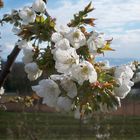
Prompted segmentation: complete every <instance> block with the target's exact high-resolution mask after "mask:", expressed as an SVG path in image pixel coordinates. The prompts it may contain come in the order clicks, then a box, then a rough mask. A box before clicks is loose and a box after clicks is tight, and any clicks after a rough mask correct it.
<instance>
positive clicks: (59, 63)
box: [53, 48, 79, 73]
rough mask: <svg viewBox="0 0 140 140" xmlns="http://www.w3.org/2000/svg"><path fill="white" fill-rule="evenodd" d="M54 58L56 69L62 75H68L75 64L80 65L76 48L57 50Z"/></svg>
mask: <svg viewBox="0 0 140 140" xmlns="http://www.w3.org/2000/svg"><path fill="white" fill-rule="evenodd" d="M53 56H54V60H55V68H56V69H57V71H58V72H60V73H68V72H69V70H70V68H71V67H72V65H73V64H78V63H79V56H78V55H77V53H76V50H75V49H74V48H70V49H67V50H62V49H57V50H56V51H55V53H54V54H53Z"/></svg>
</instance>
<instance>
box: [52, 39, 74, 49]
mask: <svg viewBox="0 0 140 140" xmlns="http://www.w3.org/2000/svg"><path fill="white" fill-rule="evenodd" d="M54 47H55V48H56V49H62V50H67V49H70V48H71V47H70V43H69V40H68V39H66V38H63V39H61V40H60V41H58V42H57V43H56V44H55V46H54Z"/></svg>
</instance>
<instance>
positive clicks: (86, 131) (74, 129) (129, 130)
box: [0, 111, 140, 140]
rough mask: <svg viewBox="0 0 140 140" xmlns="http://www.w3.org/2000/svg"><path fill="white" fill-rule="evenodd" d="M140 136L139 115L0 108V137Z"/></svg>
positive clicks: (86, 139)
mask: <svg viewBox="0 0 140 140" xmlns="http://www.w3.org/2000/svg"><path fill="white" fill-rule="evenodd" d="M58 139H59V140H140V116H129V117H126V116H110V115H103V114H102V115H98V116H97V115H96V116H93V119H92V120H90V121H89V122H88V123H81V122H80V121H79V120H76V119H74V118H73V115H72V114H60V113H40V112H33V113H25V112H22V113H21V112H3V111H1V112H0V140H58Z"/></svg>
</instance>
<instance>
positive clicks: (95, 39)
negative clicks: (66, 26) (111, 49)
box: [87, 31, 105, 55]
mask: <svg viewBox="0 0 140 140" xmlns="http://www.w3.org/2000/svg"><path fill="white" fill-rule="evenodd" d="M101 35H102V34H99V33H97V32H95V31H94V32H93V33H92V35H91V36H90V37H89V39H88V40H87V45H88V49H89V52H90V53H91V54H93V55H95V54H97V49H99V48H103V47H104V44H105V41H104V39H103V37H102V36H101Z"/></svg>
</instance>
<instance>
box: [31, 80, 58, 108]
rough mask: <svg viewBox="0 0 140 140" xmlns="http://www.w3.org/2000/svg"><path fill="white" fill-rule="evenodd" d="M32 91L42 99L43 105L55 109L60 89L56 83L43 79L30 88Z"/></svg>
mask: <svg viewBox="0 0 140 140" xmlns="http://www.w3.org/2000/svg"><path fill="white" fill-rule="evenodd" d="M32 89H33V91H35V92H36V93H37V95H38V96H40V97H42V98H43V103H44V104H47V105H48V106H50V107H56V105H57V100H58V96H59V94H60V89H59V87H58V85H57V83H56V82H54V81H53V80H51V79H44V80H41V81H40V82H39V85H37V86H32Z"/></svg>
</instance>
